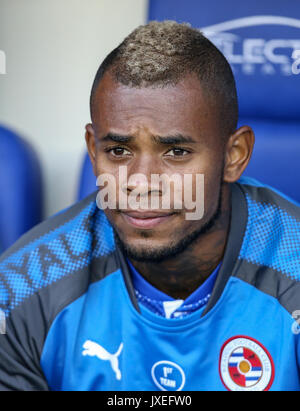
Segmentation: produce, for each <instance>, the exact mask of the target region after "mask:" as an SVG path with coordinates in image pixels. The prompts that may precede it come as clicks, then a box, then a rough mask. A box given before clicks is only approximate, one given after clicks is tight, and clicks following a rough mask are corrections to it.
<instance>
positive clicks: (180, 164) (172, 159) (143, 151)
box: [87, 73, 224, 260]
mask: <svg viewBox="0 0 300 411" xmlns="http://www.w3.org/2000/svg"><path fill="white" fill-rule="evenodd" d="M216 114H217V111H216V108H215V107H214V106H213V105H212V104H211V103H209V102H208V99H207V98H206V97H205V95H204V93H203V91H202V89H201V85H200V83H199V81H198V80H197V79H196V78H195V77H193V76H189V77H186V78H185V79H184V80H182V81H181V82H180V83H178V84H177V85H176V86H168V87H163V88H158V87H156V88H150V87H147V88H139V89H138V88H131V87H127V86H124V85H122V84H119V83H117V82H115V81H114V80H113V79H112V77H111V76H110V75H109V74H108V73H106V74H105V76H104V77H103V79H102V80H101V82H100V84H99V87H98V89H97V91H96V96H95V109H94V112H93V130H94V137H92V138H90V139H87V141H88V145H89V148H90V152H91V151H92V152H94V159H93V161H94V171H95V174H96V175H97V177H98V176H99V175H101V174H103V173H109V174H110V175H112V176H114V178H115V181H116V183H117V184H116V189H117V193H118V192H119V189H122V193H126V196H128V197H129V196H130V195H132V194H133V190H139V192H140V195H139V197H138V198H137V200H139V199H141V198H142V197H145V196H146V197H147V196H148V199H149V202H148V206H149V208H148V210H141V209H139V210H135V211H133V210H132V209H131V208H130V205H128V207H127V208H126V209H119V206H120V198H119V197H118V195H117V204H116V206H117V207H116V209H106V210H105V214H106V216H107V218H108V219H109V221H110V222H111V224H112V225H113V227H114V229H115V231H116V233H117V235H118V237H119V239H120V240H121V242H122V243H123V245H125V246H126V249H127V250H128V251H129V255H130V256H131V257H132V258H136V259H144V260H147V259H148V260H155V259H157V258H158V259H159V258H160V259H161V258H167V257H168V256H170V255H171V254H172V252H173V254H174V250H176V252H179V250H180V249H181V248H182V247H183V245H184V244H185V245H187V244H188V243H190V242H191V241H192V239H195V238H196V237H197V236H198V235H199V234H200V235H201V233H203V231H204V230H205V228H207V226H208V225H209V224H210V223H211V222H212V221H213V219H214V218H215V217H216V215H217V212H218V210H219V208H220V201H221V195H220V193H221V185H222V172H223V164H224V149H223V148H222V144H221V141H222V139H221V130H220V126H219V121H218V118H217V115H216ZM120 166H126V171H127V178H128V181H129V183H130V184H127V185H126V184H125V185H124V184H123V183H122V184H121V183H120V180H119V167H120ZM136 174H142V175H143V176H145V179H144V180H143V179H141V178H139V177H138V176H135V175H136ZM153 174H156V175H162V174H166V175H168V176H169V177H171V176H172V175H174V174H177V175H179V177H180V178H181V182H182V183H183V184H184V182H185V181H186V182H187V181H188V180H185V177H184V176H185V175H187V174H189V175H192V176H193V177H192V184H190V183H189V186H188V187H184V185H183V186H182V191H181V193H180V191H178V192H177V194H175V193H174V185H172V184H171V192H170V194H171V195H170V199H171V202H170V207H169V208H167V209H165V208H162V201H160V205H159V206H158V207H156V208H155V209H153V208H151V205H150V197H151V196H156V197H159V198H160V200H162V198H163V195H165V191H164V188H163V185H160V186H159V187H158V186H157V185H156V186H154V184H152V183H151V175H153ZM197 174H198V175H204V199H203V198H201V199H199V198H197V187H196V182H197V181H198V184H199V180H197V179H196V175H197ZM131 177H133V178H131ZM178 181H179V180H178ZM190 181H191V180H189V182H190ZM145 182H148V186H147V185H146V184H145ZM120 184H121V187H119V186H120ZM198 188H199V187H198ZM143 190H144V191H143ZM198 191H199V190H198ZM185 192H186V193H189V194H190V195H192V198H193V200H197V201H198V202H199V201H202V202H203V204H204V214H203V216H202V218H200V219H197V220H188V219H187V213H188V212H191V210H190V209H189V210H187V208H186V207H185V199H184V198H183V195H184V194H183V193H185ZM174 194H175V198H176V195H177V200H178V199H179V197H180V198H181V203H182V208H181V209H175V206H176V200H175V201H174ZM178 196H179V197H178ZM219 211H220V210H219ZM172 250H173V251H172ZM159 256H160V257H159Z"/></svg>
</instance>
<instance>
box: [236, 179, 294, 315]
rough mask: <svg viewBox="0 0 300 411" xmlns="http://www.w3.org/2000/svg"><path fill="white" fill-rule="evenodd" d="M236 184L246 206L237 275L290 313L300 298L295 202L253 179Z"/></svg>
mask: <svg viewBox="0 0 300 411" xmlns="http://www.w3.org/2000/svg"><path fill="white" fill-rule="evenodd" d="M237 183H238V185H239V187H240V188H241V189H242V191H243V193H244V195H245V198H246V202H247V209H248V219H247V224H246V229H245V233H244V238H243V243H242V247H241V250H240V254H239V260H240V265H239V267H240V269H239V274H238V275H237V276H239V277H241V278H242V279H243V280H246V281H247V282H249V283H251V284H254V285H255V287H256V288H259V289H260V290H261V291H263V292H266V293H267V294H270V295H272V296H274V297H275V298H277V299H278V300H279V301H280V303H281V304H282V305H283V306H284V307H285V308H286V309H287V310H288V311H289V312H293V310H294V309H296V308H295V307H296V306H297V305H298V304H299V301H300V207H299V204H297V203H296V202H295V201H293V200H292V199H290V198H288V197H286V196H285V195H284V194H282V193H280V192H279V191H277V190H275V189H274V188H272V187H270V186H267V185H264V184H262V183H260V182H258V181H257V180H254V179H251V178H242V179H240V180H239V181H238V182H237ZM298 309H299V307H298Z"/></svg>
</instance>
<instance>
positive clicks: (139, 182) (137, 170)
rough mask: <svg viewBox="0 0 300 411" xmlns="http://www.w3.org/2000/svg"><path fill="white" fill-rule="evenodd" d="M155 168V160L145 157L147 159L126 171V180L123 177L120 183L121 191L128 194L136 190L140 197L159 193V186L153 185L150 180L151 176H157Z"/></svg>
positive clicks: (141, 160)
mask: <svg viewBox="0 0 300 411" xmlns="http://www.w3.org/2000/svg"><path fill="white" fill-rule="evenodd" d="M157 168H158V167H157V164H156V162H155V159H153V158H152V157H150V156H147V158H145V157H144V158H143V159H140V161H138V162H137V163H136V164H135V166H134V167H130V168H128V169H127V173H128V175H127V178H126V177H124V178H123V179H122V181H121V189H122V191H123V192H124V193H127V194H130V193H131V192H132V191H133V190H138V192H139V194H140V195H141V196H143V195H148V194H149V193H153V192H157V193H159V192H160V190H159V186H157V184H153V181H152V178H151V176H152V175H154V174H158V171H157ZM155 169H156V171H155ZM127 173H126V174H127Z"/></svg>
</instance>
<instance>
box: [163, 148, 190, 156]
mask: <svg viewBox="0 0 300 411" xmlns="http://www.w3.org/2000/svg"><path fill="white" fill-rule="evenodd" d="M187 154H189V151H187V150H185V149H183V148H172V149H171V150H169V151H168V152H167V153H166V154H165V155H166V156H167V157H183V156H186V155H187Z"/></svg>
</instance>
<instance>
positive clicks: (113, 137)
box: [101, 133, 196, 145]
mask: <svg viewBox="0 0 300 411" xmlns="http://www.w3.org/2000/svg"><path fill="white" fill-rule="evenodd" d="M134 139H135V137H133V136H126V135H121V134H114V133H108V134H107V135H106V136H104V137H102V138H101V140H102V141H113V142H115V143H129V142H130V141H132V140H134ZM152 139H153V141H154V142H155V143H156V144H165V145H170V144H184V143H196V141H195V140H194V139H193V138H192V137H190V136H185V135H182V134H175V135H173V136H165V137H162V136H152Z"/></svg>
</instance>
